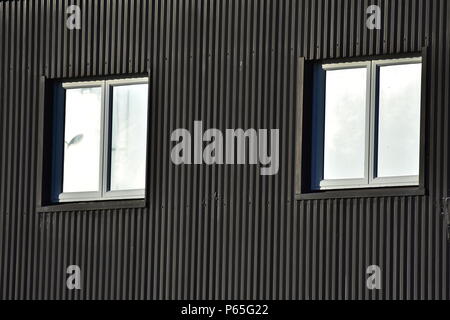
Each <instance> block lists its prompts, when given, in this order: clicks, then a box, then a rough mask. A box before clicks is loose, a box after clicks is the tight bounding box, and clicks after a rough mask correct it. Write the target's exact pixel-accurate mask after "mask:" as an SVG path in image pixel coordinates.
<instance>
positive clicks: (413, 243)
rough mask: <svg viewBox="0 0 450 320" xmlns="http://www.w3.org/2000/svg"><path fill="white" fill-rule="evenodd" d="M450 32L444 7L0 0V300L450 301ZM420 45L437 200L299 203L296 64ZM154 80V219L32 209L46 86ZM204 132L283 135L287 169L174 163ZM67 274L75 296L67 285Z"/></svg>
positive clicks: (128, 213) (443, 0)
mask: <svg viewBox="0 0 450 320" xmlns="http://www.w3.org/2000/svg"><path fill="white" fill-rule="evenodd" d="M71 3H75V4H79V5H80V6H81V9H82V29H81V30H80V31H70V30H68V29H67V28H65V19H66V17H67V14H66V13H65V8H66V7H67V6H68V5H70V4H71ZM370 4H378V5H380V6H381V7H382V10H383V25H382V30H381V31H370V30H368V29H367V28H366V27H365V19H366V16H367V15H366V14H365V10H366V8H367V6H368V5H370ZM449 22H450V3H448V1H447V0H436V1H425V0H403V1H402V0H383V1H381V0H378V1H376V0H373V1H367V0H364V1H361V0H334V1H333V0H320V1H318V0H283V1H276V0H219V1H199V0H185V1H175V0H173V1H169V0H161V1H157V0H154V1H144V0H134V1H133V0H112V1H100V0H99V1H94V0H79V1H67V0H64V1H60V0H33V1H31V0H29V1H26V0H22V1H1V2H0V105H1V108H0V124H1V127H0V151H1V153H0V298H2V299H7V298H31V299H36V298H39V299H49V298H58V299H59V298H62V299H91V298H95V299H96V298H108V299H109V298H112V299H124V298H137V299H166V298H182V299H184V298H193V299H194V298H215V299H222V298H228V299H229V298H233V299H254V298H256V299H272V298H275V299H285V298H288V299H331V298H333V299H346V298H349V299H355V298H356V299H379V298H388V299H391V298H393V299H399V298H403V299H413V298H414V299H417V298H426V299H430V298H448V297H449V279H448V261H447V257H448V253H447V241H446V224H445V221H444V218H443V217H442V216H441V215H440V210H439V207H438V205H437V204H438V203H439V199H440V198H442V197H443V196H445V195H447V190H448V176H449V174H448V170H447V164H448V163H449V161H448V159H449V158H448V150H449V148H448V147H449V145H448V142H449V139H448V136H449V130H448V121H449V114H448V105H449V86H450V61H449V60H450V30H449V25H450V23H449ZM427 45H428V46H429V47H430V51H429V52H430V57H429V58H430V60H429V61H430V63H429V69H428V74H427V77H428V80H429V82H428V93H429V97H428V99H427V108H428V111H427V115H428V123H429V124H430V125H429V126H428V127H427V129H426V134H427V147H428V160H429V161H428V163H427V169H426V175H427V183H426V187H427V191H428V195H427V196H418V197H413V196H410V197H376V198H359V199H331V200H308V201H296V200H295V195H294V174H295V163H294V158H295V148H294V146H295V114H296V109H295V107H296V105H295V98H296V86H295V83H296V76H297V75H296V72H297V70H298V58H299V57H301V56H305V57H306V58H307V59H321V58H332V57H352V56H360V55H373V54H385V53H399V52H414V51H419V50H420V49H421V48H422V47H423V46H427ZM148 69H150V73H151V75H150V80H151V97H150V102H151V128H150V130H151V141H150V143H151V150H150V153H149V155H148V159H149V168H150V184H149V188H150V199H149V205H148V208H144V209H127V210H123V209H115V210H112V209H111V210H98V211H77V212H55V213H37V212H36V208H35V203H36V178H37V171H36V162H37V135H38V131H37V130H38V128H37V126H38V121H37V119H38V103H39V99H40V96H39V78H40V77H41V76H42V75H45V76H46V77H48V78H60V77H85V76H97V75H101V76H103V75H110V74H121V73H138V72H146V71H147V70H148ZM194 120H203V122H204V125H205V126H207V127H216V128H219V129H222V130H224V129H225V128H239V127H242V128H250V127H254V128H279V129H280V130H281V144H280V148H281V154H282V156H281V159H280V161H281V163H280V171H279V174H278V175H276V176H273V177H270V176H260V175H259V168H258V167H257V166H244V165H236V166H230V165H224V166H199V165H197V166H195V165H192V166H174V165H172V163H171V161H170V150H171V143H170V133H171V132H172V130H174V129H175V128H179V127H187V128H190V129H191V130H192V127H193V121H194ZM70 264H78V265H80V267H81V269H82V276H83V279H82V286H83V288H82V290H79V291H77V290H73V291H69V290H67V289H66V287H65V283H66V273H65V271H66V267H67V266H68V265H70ZM371 264H379V265H380V266H381V268H382V272H383V279H382V289H381V290H376V291H369V290H367V289H366V285H365V282H366V274H365V269H366V267H367V266H368V265H371Z"/></svg>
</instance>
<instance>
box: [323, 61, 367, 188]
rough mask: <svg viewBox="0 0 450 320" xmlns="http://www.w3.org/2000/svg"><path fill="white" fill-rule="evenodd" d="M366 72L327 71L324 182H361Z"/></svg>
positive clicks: (347, 70)
mask: <svg viewBox="0 0 450 320" xmlns="http://www.w3.org/2000/svg"><path fill="white" fill-rule="evenodd" d="M366 79H367V69H366V68H355V69H341V70H328V71H327V73H326V94H325V145H324V179H327V180H328V179H357V178H364V176H365V169H364V162H365V143H366V139H365V133H366V91H367V88H366V84H367V80H366Z"/></svg>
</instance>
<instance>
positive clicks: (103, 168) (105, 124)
mask: <svg viewBox="0 0 450 320" xmlns="http://www.w3.org/2000/svg"><path fill="white" fill-rule="evenodd" d="M102 89H103V102H102V108H103V117H102V137H101V148H102V149H101V155H102V156H101V158H102V160H101V163H100V172H101V178H100V195H101V198H104V197H105V193H106V183H107V175H108V132H109V121H108V119H109V101H110V96H109V91H110V90H109V85H108V83H107V81H104V82H103V84H102Z"/></svg>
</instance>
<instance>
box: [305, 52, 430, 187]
mask: <svg viewBox="0 0 450 320" xmlns="http://www.w3.org/2000/svg"><path fill="white" fill-rule="evenodd" d="M418 63H420V64H421V63H422V58H421V57H412V58H397V59H368V60H365V61H359V62H342V63H333V64H322V65H321V66H320V67H321V69H322V70H323V72H324V74H325V76H324V79H326V72H328V71H330V70H347V69H352V68H364V67H365V68H366V72H367V77H366V109H365V139H364V140H365V156H364V178H361V179H324V178H323V166H324V156H323V153H324V152H323V151H322V152H320V154H321V155H322V157H321V158H320V157H319V158H317V160H318V161H319V163H318V164H315V165H314V166H313V167H314V169H313V170H317V171H316V172H314V174H313V176H314V178H313V179H312V181H311V183H312V184H311V188H312V189H313V190H338V189H360V188H373V187H394V186H417V185H419V174H418V175H415V176H397V177H376V174H375V171H376V170H375V169H376V168H375V166H376V159H375V157H376V153H377V141H375V140H376V130H377V128H375V126H376V112H377V109H378V100H377V99H378V97H377V84H378V82H379V75H378V67H380V66H392V65H407V64H418ZM325 81H326V80H325ZM322 85H323V88H322V89H321V90H322V91H323V95H324V96H325V95H326V85H325V83H323V84H322ZM318 103H323V106H319V105H318ZM325 103H326V102H325V99H324V100H323V102H322V101H320V102H315V103H314V108H315V110H318V109H323V113H324V115H323V116H325V112H326V110H325ZM319 121H321V120H319ZM322 121H323V124H320V125H317V128H318V129H317V130H324V132H325V119H324V117H323V120H322ZM419 130H420V129H419ZM323 135H324V136H325V133H323ZM315 146H316V147H318V148H321V149H323V148H324V141H320V142H317V141H316V142H315ZM313 152H314V153H316V154H317V153H319V152H318V151H316V150H314V151H313Z"/></svg>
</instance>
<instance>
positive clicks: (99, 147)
mask: <svg viewBox="0 0 450 320" xmlns="http://www.w3.org/2000/svg"><path fill="white" fill-rule="evenodd" d="M56 94H57V95H58V96H59V97H60V98H59V99H55V101H59V103H56V106H54V107H53V110H54V124H53V132H54V134H53V140H54V141H53V149H54V150H52V152H53V159H52V176H53V178H52V184H53V185H52V192H51V193H52V196H51V197H52V201H53V202H69V201H72V202H73V201H89V200H106V199H129V198H144V196H145V176H146V145H147V108H148V82H147V79H146V78H137V79H123V80H105V81H93V82H66V83H62V84H60V85H59V88H58V89H57V90H56Z"/></svg>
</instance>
